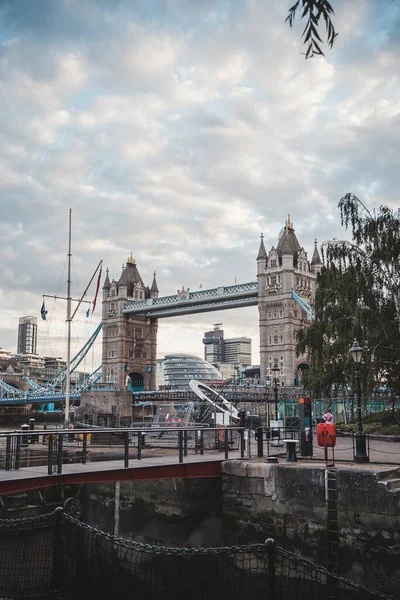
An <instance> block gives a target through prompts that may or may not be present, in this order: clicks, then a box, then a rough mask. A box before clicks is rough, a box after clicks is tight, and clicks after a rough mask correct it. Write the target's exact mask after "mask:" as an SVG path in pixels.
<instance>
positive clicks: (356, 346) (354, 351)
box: [350, 340, 363, 364]
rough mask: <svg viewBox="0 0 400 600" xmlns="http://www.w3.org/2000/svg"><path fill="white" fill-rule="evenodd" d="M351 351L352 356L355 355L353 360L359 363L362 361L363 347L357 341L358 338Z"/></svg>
mask: <svg viewBox="0 0 400 600" xmlns="http://www.w3.org/2000/svg"><path fill="white" fill-rule="evenodd" d="M350 352H351V356H352V357H353V360H354V362H355V363H356V364H359V363H360V362H361V358H362V353H363V351H362V348H361V347H360V344H359V343H358V342H357V340H354V342H353V345H352V347H351V349H350Z"/></svg>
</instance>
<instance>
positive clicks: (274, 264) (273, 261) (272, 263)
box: [271, 258, 276, 269]
mask: <svg viewBox="0 0 400 600" xmlns="http://www.w3.org/2000/svg"><path fill="white" fill-rule="evenodd" d="M274 267H276V258H274V259H273V260H271V269H273V268H274Z"/></svg>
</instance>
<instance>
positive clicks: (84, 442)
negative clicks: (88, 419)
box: [82, 433, 87, 465]
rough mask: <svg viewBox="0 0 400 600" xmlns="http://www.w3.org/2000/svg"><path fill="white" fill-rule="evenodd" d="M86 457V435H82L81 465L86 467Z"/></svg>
mask: <svg viewBox="0 0 400 600" xmlns="http://www.w3.org/2000/svg"><path fill="white" fill-rule="evenodd" d="M86 457H87V433H84V434H83V439H82V464H83V465H86Z"/></svg>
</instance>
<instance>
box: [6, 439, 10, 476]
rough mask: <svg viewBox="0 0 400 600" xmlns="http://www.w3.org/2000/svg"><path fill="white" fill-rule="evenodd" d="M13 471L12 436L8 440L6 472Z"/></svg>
mask: <svg viewBox="0 0 400 600" xmlns="http://www.w3.org/2000/svg"><path fill="white" fill-rule="evenodd" d="M10 469H11V436H10V435H8V436H7V438H6V471H9V470H10Z"/></svg>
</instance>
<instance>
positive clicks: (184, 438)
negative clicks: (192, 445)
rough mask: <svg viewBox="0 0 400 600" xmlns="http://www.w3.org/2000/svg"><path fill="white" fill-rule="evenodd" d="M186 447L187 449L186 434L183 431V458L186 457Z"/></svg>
mask: <svg viewBox="0 0 400 600" xmlns="http://www.w3.org/2000/svg"><path fill="white" fill-rule="evenodd" d="M187 447H188V432H187V430H186V429H185V431H184V432H183V456H187Z"/></svg>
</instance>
